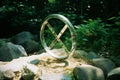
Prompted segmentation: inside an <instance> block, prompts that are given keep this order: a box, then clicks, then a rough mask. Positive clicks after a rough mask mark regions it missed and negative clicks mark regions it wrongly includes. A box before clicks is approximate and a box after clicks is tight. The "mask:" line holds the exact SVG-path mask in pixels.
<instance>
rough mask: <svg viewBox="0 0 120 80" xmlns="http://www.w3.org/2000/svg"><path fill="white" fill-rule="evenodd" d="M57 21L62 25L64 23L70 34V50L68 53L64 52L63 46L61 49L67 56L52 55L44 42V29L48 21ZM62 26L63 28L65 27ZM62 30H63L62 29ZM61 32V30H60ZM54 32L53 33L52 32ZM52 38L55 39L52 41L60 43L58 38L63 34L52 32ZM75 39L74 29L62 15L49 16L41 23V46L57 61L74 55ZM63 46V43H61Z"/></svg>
mask: <svg viewBox="0 0 120 80" xmlns="http://www.w3.org/2000/svg"><path fill="white" fill-rule="evenodd" d="M53 18H55V19H59V20H60V21H62V22H63V23H65V26H67V27H68V29H69V30H70V34H71V38H72V47H71V50H70V51H69V52H68V50H66V49H65V48H66V47H65V46H64V45H63V48H64V49H65V50H66V51H67V54H66V55H63V56H58V55H56V54H55V53H52V52H51V50H50V48H49V47H48V46H47V44H46V42H45V38H44V29H45V27H46V25H47V24H48V21H49V20H50V19H53ZM65 26H64V27H65ZM48 27H51V26H48ZM63 30H64V29H63ZM61 31H62V30H61ZM53 32H54V31H53ZM54 34H55V35H54V36H55V37H56V39H54V40H57V41H58V42H60V43H62V41H61V40H60V39H59V38H60V36H61V35H62V34H63V32H60V33H59V34H58V35H57V34H56V33H55V32H54ZM75 37H76V32H75V29H74V27H73V25H72V24H71V22H70V21H69V20H68V19H67V18H66V17H65V16H63V15H60V14H51V15H49V16H47V17H46V18H45V20H44V21H43V23H42V26H41V30H40V40H41V44H42V46H43V47H44V49H45V50H46V51H47V52H48V53H49V54H51V55H52V56H53V57H55V58H57V59H65V58H67V57H68V56H69V54H71V53H74V51H75V49H76V40H75ZM62 44H63V43H62Z"/></svg>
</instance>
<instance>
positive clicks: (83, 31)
mask: <svg viewBox="0 0 120 80" xmlns="http://www.w3.org/2000/svg"><path fill="white" fill-rule="evenodd" d="M119 3H120V0H20V1H19V0H1V1H0V26H1V27H0V28H1V29H0V38H9V37H11V36H13V35H15V34H17V33H19V32H21V31H30V32H31V33H33V34H38V35H39V30H40V26H41V24H42V21H43V20H44V18H45V17H46V16H48V15H49V14H53V13H59V14H62V15H64V16H66V17H67V18H68V19H69V20H70V21H71V22H72V24H73V25H75V27H76V32H77V48H79V49H83V50H86V51H95V52H99V53H100V54H105V55H106V54H107V56H108V57H109V56H117V55H119V53H120V49H119V48H120V5H119ZM68 40H69V39H68Z"/></svg>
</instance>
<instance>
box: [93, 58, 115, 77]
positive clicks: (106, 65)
mask: <svg viewBox="0 0 120 80" xmlns="http://www.w3.org/2000/svg"><path fill="white" fill-rule="evenodd" d="M92 61H93V64H94V66H96V67H99V68H101V69H102V70H103V72H104V75H105V77H106V76H107V74H108V72H109V71H111V70H112V69H114V68H115V67H116V66H115V64H114V62H113V61H111V60H110V59H107V58H97V59H93V60H92Z"/></svg>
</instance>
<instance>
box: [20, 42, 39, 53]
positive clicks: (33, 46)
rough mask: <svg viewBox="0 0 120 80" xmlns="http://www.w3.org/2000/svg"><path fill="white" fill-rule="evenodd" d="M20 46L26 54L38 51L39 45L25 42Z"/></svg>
mask: <svg viewBox="0 0 120 80" xmlns="http://www.w3.org/2000/svg"><path fill="white" fill-rule="evenodd" d="M21 45H22V46H23V47H24V48H25V50H26V52H27V53H28V54H29V53H33V52H37V51H39V43H38V42H36V41H34V40H27V41H25V42H23V43H22V44H21Z"/></svg>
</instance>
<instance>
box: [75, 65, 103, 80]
mask: <svg viewBox="0 0 120 80" xmlns="http://www.w3.org/2000/svg"><path fill="white" fill-rule="evenodd" d="M73 73H74V76H75V80H105V79H104V73H103V71H102V70H101V69H100V68H97V67H95V66H92V65H85V64H83V65H81V66H79V67H75V69H74V71H73Z"/></svg>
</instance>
